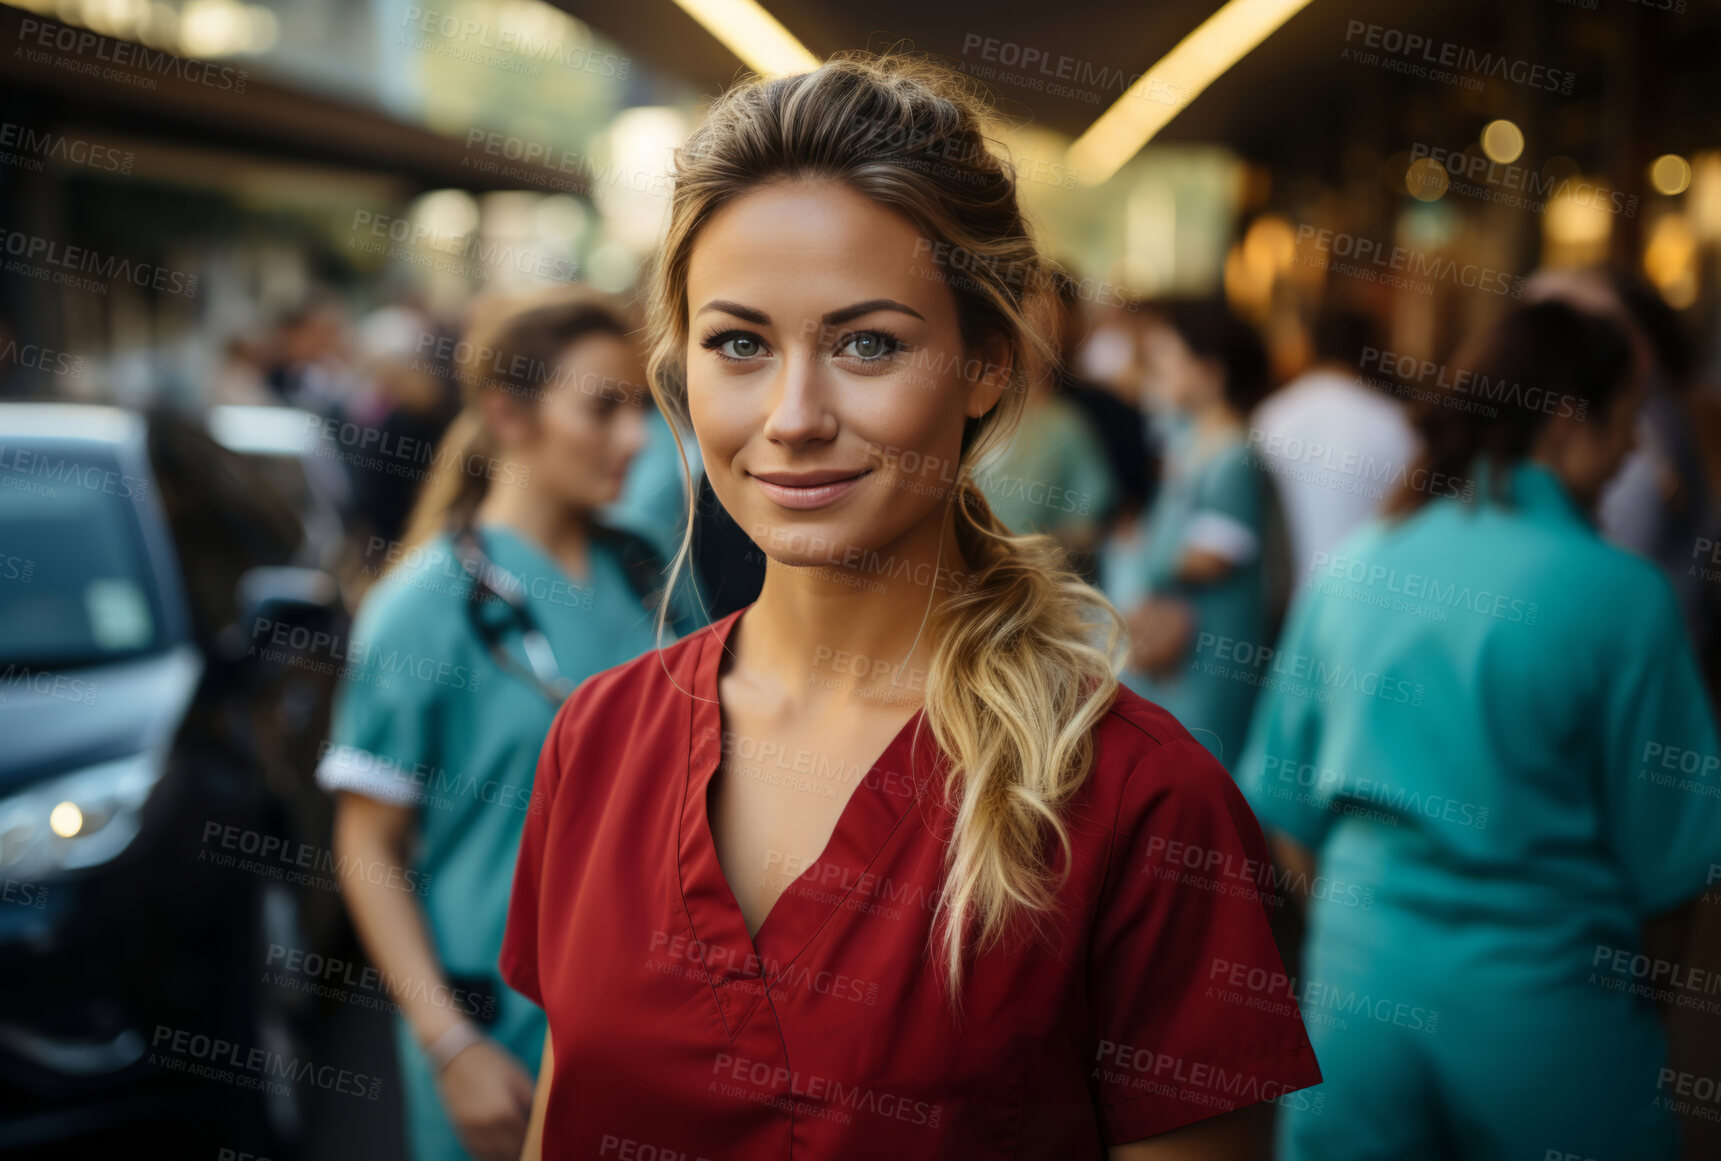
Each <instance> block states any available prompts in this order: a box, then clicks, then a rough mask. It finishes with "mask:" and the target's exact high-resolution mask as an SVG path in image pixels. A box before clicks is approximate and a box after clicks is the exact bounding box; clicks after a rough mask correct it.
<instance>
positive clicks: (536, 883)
mask: <svg viewBox="0 0 1721 1161" xmlns="http://www.w3.org/2000/svg"><path fill="white" fill-rule="evenodd" d="M590 685H591V679H590V678H587V679H586V680H585V681H583V682H581V684H580V688H579V689H576V690H574V692H573V694H572V695H571V696H570V697H569V698H568V700H567V701H565V702H563V703H562V708H561V709H559V710H557V711H556V718H555V721H554V722H552V723H551V724H550V732H549V735H548V736H547V737H546V738H545V739H544V747H543V749H541V750H539V751H538V768H537V771H536V773H535V774H533V776H532V797H531V799H530V800H529V802H530V804H529V805H528V806H527V808H526V822H525V826H524V828H523V829H522V831H521V833H520V853H519V855H518V856H517V857H516V859H515V861H514V886H513V890H512V893H511V894H510V895H509V897H508V922H507V927H506V929H505V930H504V932H503V934H502V952H501V954H500V956H498V958H497V965H498V967H499V968H500V970H501V973H502V979H503V980H504V981H505V982H506V983H507V985H508V986H509V987H511V988H513V989H514V990H515V991H516V992H519V993H520V994H521V995H522V996H525V997H526V998H527V999H528V1000H531V1001H532V1002H533V1003H534V1004H536V1005H538V1007H540V1008H542V1007H543V1006H544V995H543V989H542V986H541V984H540V977H539V971H538V967H539V960H538V915H539V910H538V901H539V899H540V898H541V895H542V887H543V882H544V877H545V876H544V867H545V862H546V859H547V856H548V855H549V850H548V848H549V840H550V816H551V813H552V810H553V808H554V804H555V795H556V785H557V783H558V782H559V781H560V780H561V773H562V771H563V769H565V768H566V767H565V763H566V762H567V759H568V744H567V735H568V732H569V730H570V728H572V726H573V724H574V719H575V715H576V714H577V713H578V712H579V711H578V706H579V705H580V703H581V702H582V698H581V696H580V695H581V694H582V693H583V692H586V691H587V689H588V687H589V686H590Z"/></svg>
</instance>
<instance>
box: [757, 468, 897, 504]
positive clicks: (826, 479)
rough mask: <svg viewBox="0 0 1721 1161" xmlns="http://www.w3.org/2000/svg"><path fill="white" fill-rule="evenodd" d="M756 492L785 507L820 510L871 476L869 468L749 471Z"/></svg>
mask: <svg viewBox="0 0 1721 1161" xmlns="http://www.w3.org/2000/svg"><path fill="white" fill-rule="evenodd" d="M747 474H748V475H750V476H752V477H753V479H754V480H756V481H758V484H759V490H760V491H762V492H764V493H765V495H767V496H768V497H770V498H771V499H772V500H774V501H776V502H777V503H778V504H780V505H782V506H783V507H785V508H803V509H804V508H822V507H824V506H825V505H826V504H830V503H833V502H834V501H835V500H836V499H837V498H838V497H839V496H843V495H845V494H847V493H848V492H849V491H850V490H851V489H852V488H854V487H855V485H857V484H859V483H860V482H861V481H862V480H864V479H866V477H867V476H869V475H871V474H872V469H871V468H829V469H825V470H822V471H816V472H749V473H747Z"/></svg>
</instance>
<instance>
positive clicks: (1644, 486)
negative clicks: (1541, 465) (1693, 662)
mask: <svg viewBox="0 0 1721 1161" xmlns="http://www.w3.org/2000/svg"><path fill="white" fill-rule="evenodd" d="M1610 285H1611V288H1612V290H1613V292H1614V294H1615V296H1616V297H1617V298H1618V300H1619V305H1620V310H1621V312H1622V316H1623V318H1625V319H1626V320H1628V321H1629V323H1630V324H1631V326H1632V328H1633V329H1634V330H1635V331H1636V334H1637V337H1638V340H1639V342H1640V344H1641V348H1642V351H1643V354H1644V358H1645V361H1646V362H1647V364H1648V370H1649V382H1648V384H1647V386H1648V391H1647V394H1646V395H1645V398H1644V404H1643V417H1642V419H1641V420H1640V421H1639V423H1638V446H1637V448H1636V449H1635V450H1634V451H1633V452H1632V454H1631V455H1630V456H1629V457H1627V459H1626V462H1625V464H1624V466H1622V467H1621V468H1620V471H1619V474H1618V475H1617V476H1616V477H1615V478H1614V480H1613V482H1612V483H1610V484H1609V485H1608V488H1607V491H1606V492H1605V493H1603V495H1602V498H1601V503H1600V505H1599V506H1598V507H1597V510H1596V512H1597V519H1598V520H1599V522H1600V524H1601V528H1602V531H1603V532H1605V533H1606V534H1607V536H1608V538H1609V539H1611V540H1613V541H1614V543H1616V544H1623V545H1625V546H1626V547H1627V548H1632V549H1635V550H1636V551H1638V552H1640V553H1642V554H1643V555H1644V556H1646V557H1648V558H1649V559H1650V560H1653V561H1655V562H1656V563H1657V564H1659V565H1660V566H1661V568H1662V571H1663V572H1664V573H1666V574H1667V578H1668V580H1669V581H1670V582H1671V583H1672V584H1673V589H1674V591H1675V592H1676V593H1678V594H1679V603H1680V607H1681V608H1682V609H1683V610H1684V611H1685V619H1686V623H1687V624H1688V625H1689V626H1690V627H1691V632H1692V635H1693V636H1694V637H1695V638H1696V639H1697V640H1699V641H1701V642H1708V641H1710V640H1712V639H1713V634H1714V631H1715V623H1714V621H1715V614H1716V609H1715V601H1714V590H1713V584H1712V582H1710V581H1708V580H1706V579H1704V577H1702V576H1701V575H1700V574H1699V573H1698V571H1697V570H1695V569H1693V568H1692V567H1691V562H1692V550H1693V548H1694V546H1695V545H1696V544H1697V543H1698V542H1699V541H1702V540H1707V541H1709V542H1710V543H1714V542H1715V541H1716V539H1717V538H1718V537H1717V534H1718V533H1721V513H1718V512H1717V508H1716V498H1715V495H1714V492H1713V490H1712V489H1711V487H1710V482H1709V473H1708V472H1707V471H1706V470H1705V468H1704V464H1703V448H1702V445H1701V443H1700V442H1699V439H1698V435H1697V425H1696V423H1695V421H1694V418H1693V416H1692V415H1691V412H1690V409H1689V402H1690V399H1689V396H1690V391H1691V386H1692V375H1693V373H1694V372H1695V370H1696V364H1697V355H1696V351H1695V349H1694V345H1693V343H1692V341H1691V338H1690V336H1689V335H1687V334H1686V332H1685V328H1684V326H1683V324H1682V323H1681V322H1680V319H1679V316H1678V315H1677V314H1676V313H1674V310H1673V308H1672V307H1670V306H1668V305H1667V302H1666V300H1664V299H1663V298H1662V297H1661V295H1660V294H1658V293H1656V291H1655V290H1654V289H1653V288H1651V287H1649V286H1646V285H1644V283H1643V282H1642V281H1641V280H1639V279H1637V278H1635V277H1628V276H1615V277H1614V278H1613V279H1611V280H1610Z"/></svg>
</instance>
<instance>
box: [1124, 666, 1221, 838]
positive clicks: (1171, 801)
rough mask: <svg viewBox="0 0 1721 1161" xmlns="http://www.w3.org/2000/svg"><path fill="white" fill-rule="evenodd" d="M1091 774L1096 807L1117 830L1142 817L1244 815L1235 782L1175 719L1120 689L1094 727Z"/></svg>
mask: <svg viewBox="0 0 1721 1161" xmlns="http://www.w3.org/2000/svg"><path fill="white" fill-rule="evenodd" d="M1094 743H1095V745H1094V765H1093V771H1092V774H1091V775H1090V777H1091V779H1092V782H1093V786H1092V792H1091V793H1092V796H1093V798H1092V800H1093V802H1094V803H1095V805H1096V807H1099V808H1102V809H1104V808H1106V807H1107V806H1108V805H1109V806H1110V807H1111V808H1112V809H1113V811H1114V817H1116V818H1117V819H1118V821H1119V825H1120V826H1127V825H1129V822H1130V820H1129V818H1128V817H1126V816H1131V815H1133V816H1135V818H1136V820H1138V821H1139V819H1140V817H1141V815H1142V813H1143V812H1147V813H1153V812H1156V811H1165V810H1169V811H1171V812H1172V813H1181V812H1183V811H1185V810H1196V811H1202V810H1210V809H1217V810H1222V811H1223V812H1224V813H1227V814H1231V815H1235V814H1236V813H1237V811H1238V809H1239V808H1241V809H1242V810H1243V811H1245V812H1246V811H1247V810H1248V807H1247V805H1246V804H1245V802H1244V799H1243V797H1242V793H1241V791H1239V790H1238V789H1237V784H1236V782H1235V780H1233V779H1232V777H1231V775H1230V773H1229V772H1228V771H1227V770H1226V769H1225V767H1224V766H1223V765H1221V764H1220V762H1219V760H1218V759H1217V758H1215V757H1214V756H1213V754H1212V752H1211V751H1209V750H1208V749H1207V747H1206V746H1204V745H1202V744H1201V742H1199V741H1198V740H1197V739H1196V738H1195V736H1194V735H1193V734H1191V733H1190V732H1189V731H1188V730H1187V729H1185V728H1184V727H1183V725H1182V723H1180V722H1179V721H1178V720H1177V719H1176V718H1175V717H1173V716H1172V715H1171V714H1170V713H1168V712H1167V711H1166V710H1165V709H1163V708H1162V707H1160V706H1159V705H1157V704H1155V703H1154V702H1151V701H1149V700H1147V699H1146V698H1144V697H1142V696H1141V695H1140V694H1138V693H1136V692H1135V691H1134V690H1132V689H1130V688H1129V687H1128V686H1126V685H1124V684H1122V683H1121V682H1120V683H1119V684H1118V688H1117V696H1116V697H1115V698H1114V699H1113V701H1112V704H1111V707H1110V709H1109V710H1107V712H1106V715H1105V717H1103V718H1102V719H1100V721H1099V722H1098V723H1097V724H1096V725H1095V726H1094Z"/></svg>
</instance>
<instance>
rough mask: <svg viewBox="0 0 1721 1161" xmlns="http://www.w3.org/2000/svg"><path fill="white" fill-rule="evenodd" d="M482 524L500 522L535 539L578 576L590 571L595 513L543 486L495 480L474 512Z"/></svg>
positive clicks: (528, 537) (541, 546)
mask: <svg viewBox="0 0 1721 1161" xmlns="http://www.w3.org/2000/svg"><path fill="white" fill-rule="evenodd" d="M474 520H475V522H476V523H478V524H500V525H502V526H503V527H506V528H510V529H512V530H514V531H515V532H518V533H520V534H521V535H522V536H524V537H526V538H527V539H528V540H531V541H532V542H534V543H535V544H537V545H538V546H539V547H540V548H542V549H543V550H544V551H545V552H546V553H548V554H549V555H550V556H551V557H553V558H554V559H555V560H556V561H558V562H559V563H561V565H562V566H563V567H564V568H565V569H566V570H567V571H568V572H569V573H570V574H572V575H574V576H583V575H584V574H585V573H586V548H587V545H588V544H589V543H590V540H591V521H592V513H591V512H590V511H588V510H587V509H584V508H578V507H575V506H573V505H570V504H566V503H562V502H560V501H557V500H555V499H552V498H551V497H549V496H546V495H545V494H544V492H543V490H542V489H539V488H522V487H511V486H509V485H505V484H494V485H492V486H491V488H490V490H489V491H488V492H487V493H486V494H485V496H484V499H483V500H481V501H479V504H478V508H477V510H476V512H475V513H474Z"/></svg>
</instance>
